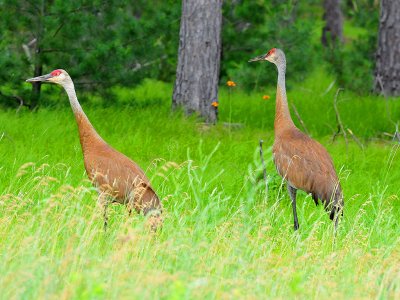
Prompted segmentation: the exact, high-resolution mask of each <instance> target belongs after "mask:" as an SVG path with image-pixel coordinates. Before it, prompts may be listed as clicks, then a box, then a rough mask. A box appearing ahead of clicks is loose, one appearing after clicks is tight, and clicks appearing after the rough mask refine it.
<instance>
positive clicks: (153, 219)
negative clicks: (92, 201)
mask: <svg viewBox="0 0 400 300" xmlns="http://www.w3.org/2000/svg"><path fill="white" fill-rule="evenodd" d="M27 81H28V82H38V81H40V82H49V83H56V84H59V85H61V86H62V87H63V88H64V89H65V91H66V92H67V94H68V98H69V101H70V104H71V108H72V110H73V112H74V115H75V119H76V122H77V125H78V130H79V138H80V143H81V146H82V152H83V159H84V165H85V170H86V173H87V175H88V177H89V179H90V180H91V181H92V182H93V184H94V185H95V186H96V188H97V189H98V192H99V204H100V205H101V206H102V207H103V209H104V226H105V227H106V226H107V222H108V217H107V206H108V203H109V202H110V201H111V202H118V203H120V204H124V205H126V206H127V208H128V211H129V214H130V213H131V212H132V210H136V211H137V212H138V213H140V212H142V213H143V214H144V215H150V221H149V222H150V226H151V228H152V230H156V229H157V227H158V226H160V225H161V223H162V218H161V213H162V205H161V201H160V199H159V197H158V196H157V194H156V193H155V192H154V190H153V188H152V187H151V185H150V181H149V179H148V178H147V177H146V175H145V174H144V172H143V171H142V169H141V168H140V167H139V166H138V165H137V164H136V163H135V162H134V161H132V160H131V159H130V158H128V157H127V156H125V155H124V154H122V153H120V152H118V151H117V150H115V149H114V148H112V147H111V146H109V145H108V144H107V143H106V142H105V141H104V140H103V139H102V138H101V137H100V135H99V134H98V133H97V132H96V130H95V129H94V127H93V126H92V124H91V123H90V121H89V119H88V117H87V116H86V114H85V113H84V111H83V109H82V107H81V105H80V104H79V101H78V98H77V96H76V93H75V88H74V84H73V81H72V79H71V77H70V76H69V75H68V73H67V72H66V71H64V70H61V69H58V70H54V71H53V72H51V73H50V74H47V75H43V76H39V77H35V78H31V79H28V80H27Z"/></svg>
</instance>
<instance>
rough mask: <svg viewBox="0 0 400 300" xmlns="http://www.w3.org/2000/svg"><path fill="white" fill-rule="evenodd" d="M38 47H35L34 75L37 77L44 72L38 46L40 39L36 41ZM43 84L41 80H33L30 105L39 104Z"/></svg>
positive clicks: (32, 106)
mask: <svg viewBox="0 0 400 300" xmlns="http://www.w3.org/2000/svg"><path fill="white" fill-rule="evenodd" d="M36 45H37V47H36V48H35V54H34V59H35V68H34V73H33V77H37V76H40V75H42V74H43V65H42V57H41V53H40V48H39V46H38V41H37V42H36ZM41 86H42V83H41V82H32V92H31V102H30V107H31V108H35V107H36V106H37V105H38V104H39V98H40V88H41Z"/></svg>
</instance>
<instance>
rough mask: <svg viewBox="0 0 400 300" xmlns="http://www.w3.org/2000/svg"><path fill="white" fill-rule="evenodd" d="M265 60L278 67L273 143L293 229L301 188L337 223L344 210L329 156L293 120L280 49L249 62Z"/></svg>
mask: <svg viewBox="0 0 400 300" xmlns="http://www.w3.org/2000/svg"><path fill="white" fill-rule="evenodd" d="M260 60H267V61H269V62H271V63H273V64H275V65H276V66H277V68H278V84H277V93H276V111H275V122H274V129H275V141H274V145H273V149H272V152H273V155H274V163H275V166H276V169H277V171H278V173H279V175H281V176H282V177H283V178H284V179H285V180H286V181H287V188H288V192H289V195H290V198H291V200H292V208H293V216H294V228H295V230H297V229H298V228H299V224H298V220H297V212H296V192H297V190H298V189H301V190H303V191H305V192H307V193H310V194H311V195H312V198H313V199H314V201H315V203H316V204H317V205H318V199H320V200H321V201H322V202H323V203H324V205H325V208H326V210H328V211H329V212H330V218H331V220H335V228H336V227H337V223H338V216H339V212H340V213H342V212H343V206H344V201H343V195H342V190H341V187H340V183H339V179H338V176H337V175H336V171H335V168H334V166H333V162H332V159H331V157H330V156H329V154H328V152H327V151H326V150H325V148H324V147H323V146H322V145H321V144H320V143H318V142H316V141H314V140H313V139H311V138H310V137H309V136H307V135H306V134H304V133H303V132H301V131H300V130H299V129H298V128H297V127H296V126H295V125H294V123H293V121H292V119H291V117H290V112H289V108H288V103H287V97H286V88H285V72H286V58H285V54H284V53H283V51H282V50H280V49H276V48H273V49H271V50H270V51H269V52H268V53H267V54H264V55H261V56H258V57H255V58H253V59H251V60H250V61H260Z"/></svg>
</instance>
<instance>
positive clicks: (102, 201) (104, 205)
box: [98, 193, 108, 231]
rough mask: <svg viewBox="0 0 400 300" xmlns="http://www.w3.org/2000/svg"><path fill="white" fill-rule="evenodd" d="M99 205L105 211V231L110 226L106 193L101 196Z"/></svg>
mask: <svg viewBox="0 0 400 300" xmlns="http://www.w3.org/2000/svg"><path fill="white" fill-rule="evenodd" d="M98 203H99V205H100V208H101V209H102V210H103V220H104V231H106V230H107V225H108V215H107V208H108V199H107V195H106V194H104V193H100V194H99V199H98Z"/></svg>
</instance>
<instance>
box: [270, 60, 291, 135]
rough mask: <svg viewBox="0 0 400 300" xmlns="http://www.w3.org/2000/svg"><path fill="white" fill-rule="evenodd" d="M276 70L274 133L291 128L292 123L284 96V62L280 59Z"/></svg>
mask: <svg viewBox="0 0 400 300" xmlns="http://www.w3.org/2000/svg"><path fill="white" fill-rule="evenodd" d="M276 67H277V68H278V84H277V91H276V111H275V125H274V127H275V132H277V131H280V130H283V129H284V128H287V127H293V126H294V123H293V121H292V118H291V117H290V111H289V106H288V102H287V96H286V83H285V73H286V60H285V58H281V60H280V61H279V62H277V63H276Z"/></svg>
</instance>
